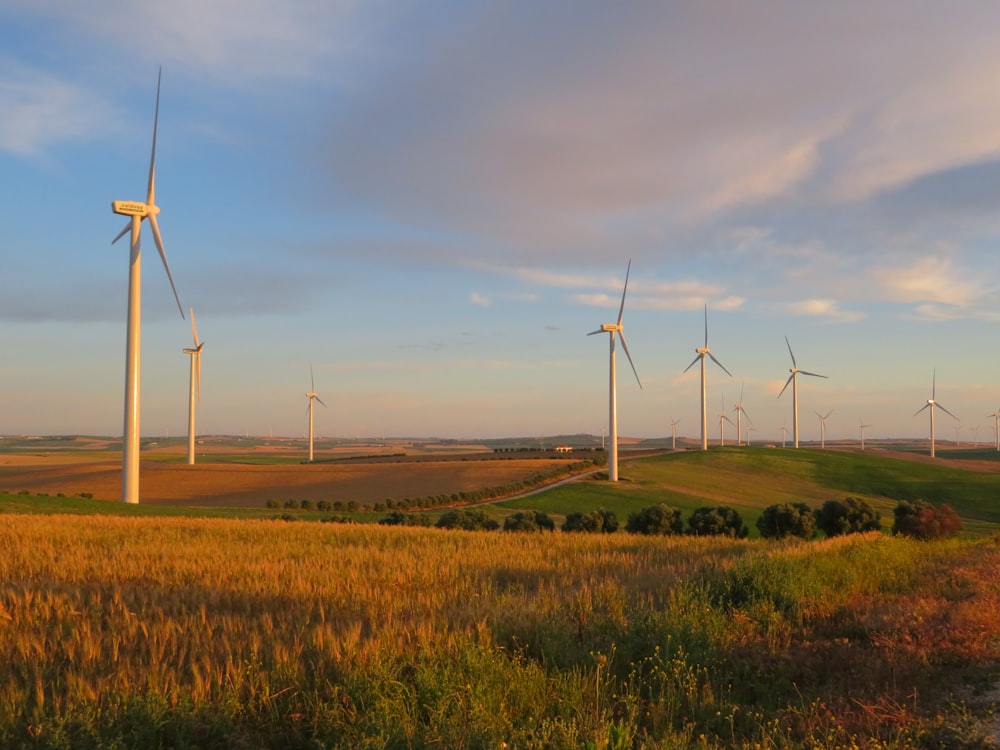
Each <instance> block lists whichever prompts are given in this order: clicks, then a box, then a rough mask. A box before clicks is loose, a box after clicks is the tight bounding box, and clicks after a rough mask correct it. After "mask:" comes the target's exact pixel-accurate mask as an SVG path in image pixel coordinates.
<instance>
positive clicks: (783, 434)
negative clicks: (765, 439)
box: [781, 419, 788, 448]
mask: <svg viewBox="0 0 1000 750" xmlns="http://www.w3.org/2000/svg"><path fill="white" fill-rule="evenodd" d="M787 437H788V428H787V427H785V420H784V419H782V420H781V447H782V448H784V447H785V443H786V442H787V441H786V438H787Z"/></svg>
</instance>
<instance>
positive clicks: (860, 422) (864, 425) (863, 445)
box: [858, 417, 871, 450]
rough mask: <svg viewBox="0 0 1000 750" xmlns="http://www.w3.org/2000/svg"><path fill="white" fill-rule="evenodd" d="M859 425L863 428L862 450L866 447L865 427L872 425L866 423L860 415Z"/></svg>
mask: <svg viewBox="0 0 1000 750" xmlns="http://www.w3.org/2000/svg"><path fill="white" fill-rule="evenodd" d="M858 426H859V427H860V428H861V450H864V449H865V428H866V427H871V425H870V424H865V423H864V422H862V421H861V417H858Z"/></svg>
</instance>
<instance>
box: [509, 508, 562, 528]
mask: <svg viewBox="0 0 1000 750" xmlns="http://www.w3.org/2000/svg"><path fill="white" fill-rule="evenodd" d="M503 530H504V531H555V530H556V524H555V522H554V521H553V520H552V519H551V518H549V516H548V514H546V513H543V512H542V511H540V510H528V511H524V512H519V513H513V514H511V515H509V516H507V517H506V518H505V519H504V520H503Z"/></svg>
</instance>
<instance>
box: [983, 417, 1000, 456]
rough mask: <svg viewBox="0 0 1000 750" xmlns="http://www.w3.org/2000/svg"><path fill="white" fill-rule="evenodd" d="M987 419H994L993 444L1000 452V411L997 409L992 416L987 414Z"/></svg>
mask: <svg viewBox="0 0 1000 750" xmlns="http://www.w3.org/2000/svg"><path fill="white" fill-rule="evenodd" d="M986 416H987V417H993V444H994V447H995V448H996V449H997V450H998V451H1000V409H997V410H996V411H995V412H993V413H992V414H987V415H986Z"/></svg>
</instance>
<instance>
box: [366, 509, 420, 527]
mask: <svg viewBox="0 0 1000 750" xmlns="http://www.w3.org/2000/svg"><path fill="white" fill-rule="evenodd" d="M379 524H380V525H382V526H431V525H433V521H432V520H431V518H430V516H428V515H427V514H426V513H419V514H417V513H403V512H401V511H398V510H394V511H393V512H392V513H390V514H389V515H387V516H385V517H384V518H381V519H379Z"/></svg>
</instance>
